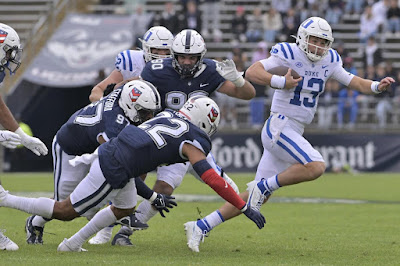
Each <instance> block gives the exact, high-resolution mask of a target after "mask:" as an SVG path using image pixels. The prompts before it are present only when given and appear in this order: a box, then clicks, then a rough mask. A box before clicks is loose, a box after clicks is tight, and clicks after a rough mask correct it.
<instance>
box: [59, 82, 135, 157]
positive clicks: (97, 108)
mask: <svg viewBox="0 0 400 266" xmlns="http://www.w3.org/2000/svg"><path fill="white" fill-rule="evenodd" d="M121 91H122V87H120V88H118V89H116V90H114V91H113V92H112V93H110V94H109V95H108V96H107V97H105V98H103V99H101V100H100V101H98V102H94V103H91V104H89V105H87V106H86V107H84V108H82V109H80V110H78V111H76V112H75V113H74V114H73V115H72V116H71V117H70V118H69V119H68V121H67V122H66V123H65V124H64V125H63V126H62V127H61V128H60V130H59V131H58V132H57V142H58V144H59V145H60V146H61V148H62V149H63V151H64V152H66V153H67V154H69V155H82V154H84V153H92V152H94V151H95V150H96V148H97V147H98V146H99V145H100V144H99V142H98V137H99V136H102V137H103V138H104V139H105V140H106V141H108V140H109V139H111V138H113V137H116V136H117V135H118V134H119V132H121V130H122V129H124V128H125V127H126V126H127V125H129V124H130V122H129V120H128V119H127V118H126V117H125V113H124V111H123V110H122V108H121V107H120V106H119V104H118V101H119V98H120V95H121Z"/></svg>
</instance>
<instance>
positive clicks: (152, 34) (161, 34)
mask: <svg viewBox="0 0 400 266" xmlns="http://www.w3.org/2000/svg"><path fill="white" fill-rule="evenodd" d="M173 39H174V35H172V33H171V32H170V31H169V30H168V29H167V28H166V27H163V26H155V27H151V28H150V29H149V30H148V31H146V33H145V34H144V35H143V39H139V40H140V41H141V42H142V47H143V52H144V60H145V61H146V62H149V61H151V60H153V59H159V58H168V57H171V55H158V54H153V53H152V52H151V48H157V49H166V50H170V49H171V45H172V41H173Z"/></svg>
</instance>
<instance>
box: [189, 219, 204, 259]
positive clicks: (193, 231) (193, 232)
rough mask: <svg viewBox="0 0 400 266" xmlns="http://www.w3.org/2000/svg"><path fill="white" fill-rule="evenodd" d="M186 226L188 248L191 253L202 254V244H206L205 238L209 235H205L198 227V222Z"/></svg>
mask: <svg viewBox="0 0 400 266" xmlns="http://www.w3.org/2000/svg"><path fill="white" fill-rule="evenodd" d="M184 226H185V233H186V238H187V246H188V247H189V249H190V250H191V251H194V252H200V250H199V246H200V242H204V237H207V236H208V234H207V233H204V232H203V231H202V230H201V229H200V227H198V226H197V222H196V221H191V222H187V223H185V224H184Z"/></svg>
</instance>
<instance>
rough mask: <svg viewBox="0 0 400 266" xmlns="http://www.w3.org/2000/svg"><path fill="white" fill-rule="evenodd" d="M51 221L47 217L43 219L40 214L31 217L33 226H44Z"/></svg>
mask: <svg viewBox="0 0 400 266" xmlns="http://www.w3.org/2000/svg"><path fill="white" fill-rule="evenodd" d="M48 221H51V220H49V219H44V218H43V217H42V216H39V215H35V217H33V219H32V225H33V226H38V227H44V225H45V224H46V223H47V222H48Z"/></svg>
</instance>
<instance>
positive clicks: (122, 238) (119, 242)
mask: <svg viewBox="0 0 400 266" xmlns="http://www.w3.org/2000/svg"><path fill="white" fill-rule="evenodd" d="M111 245H113V246H133V244H132V242H131V240H130V239H129V236H128V235H124V234H122V233H118V234H116V235H115V236H114V238H113V240H112V242H111Z"/></svg>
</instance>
